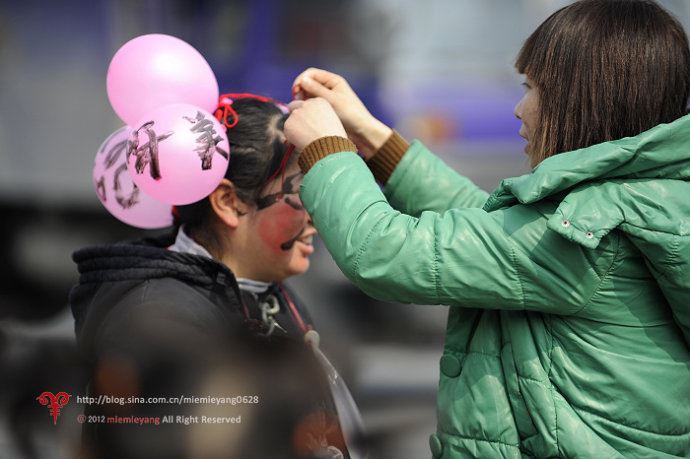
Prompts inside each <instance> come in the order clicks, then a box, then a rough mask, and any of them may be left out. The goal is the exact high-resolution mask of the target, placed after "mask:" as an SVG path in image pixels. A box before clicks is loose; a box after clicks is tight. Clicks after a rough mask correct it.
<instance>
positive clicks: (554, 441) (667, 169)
mask: <svg viewBox="0 0 690 459" xmlns="http://www.w3.org/2000/svg"><path fill="white" fill-rule="evenodd" d="M458 58H459V59H462V56H458ZM516 67H517V70H518V71H519V72H520V73H522V74H524V75H525V77H526V81H525V87H526V92H525V96H524V98H523V99H522V100H521V101H520V102H519V103H518V105H517V107H516V108H515V115H516V116H517V117H518V118H519V119H520V120H521V121H522V127H521V129H520V135H521V136H523V137H524V138H525V139H526V140H527V147H526V153H527V155H528V158H529V160H530V162H531V165H532V166H533V167H534V169H533V170H532V172H531V173H530V174H527V175H523V176H521V177H514V178H508V179H505V180H503V181H502V182H501V184H500V185H499V187H498V189H497V190H495V191H494V192H493V193H492V194H488V193H486V192H484V191H483V190H480V189H479V188H478V187H476V186H475V185H474V184H473V183H472V182H471V181H470V180H468V179H467V178H466V177H463V176H461V175H460V174H458V173H457V172H455V171H453V170H452V169H450V168H449V167H448V166H447V165H445V164H444V163H443V162H442V161H441V160H440V159H439V158H438V157H436V156H435V155H433V154H432V153H431V152H430V151H429V150H428V149H427V148H426V147H425V146H424V145H423V144H422V143H420V142H419V141H414V142H412V143H408V142H407V141H406V140H405V139H404V138H403V137H402V136H400V135H399V134H398V133H396V132H394V131H392V130H391V129H390V128H388V127H387V126H385V125H384V124H382V123H381V122H379V121H377V120H376V119H375V118H374V117H373V116H371V114H370V113H369V112H368V111H367V109H366V108H365V107H364V105H363V104H362V102H361V101H360V100H359V99H358V98H357V96H356V95H355V93H354V92H353V91H352V89H351V88H350V86H349V85H348V83H347V81H345V79H344V78H342V77H341V76H339V75H336V74H333V73H331V72H328V71H324V70H320V69H309V70H307V71H305V72H304V73H303V74H301V75H300V76H298V78H297V80H296V81H295V86H294V91H295V93H296V94H298V95H301V98H302V99H307V100H306V101H296V102H293V103H292V110H293V111H292V114H291V116H290V118H289V119H288V120H287V121H286V123H285V134H286V136H287V138H288V140H289V141H290V142H291V143H292V144H294V145H295V147H296V148H297V149H298V150H299V151H301V154H300V160H299V162H300V165H301V167H302V170H303V171H304V173H305V177H304V181H303V183H302V187H301V192H300V196H301V198H302V202H303V203H304V206H305V207H306V209H307V210H308V211H309V212H310V214H311V216H312V218H313V220H314V224H315V226H316V228H317V229H318V230H319V233H320V237H321V239H322V240H323V241H324V242H325V244H326V247H327V248H328V250H329V252H330V253H331V254H332V256H333V258H334V260H335V261H336V263H337V264H338V266H339V267H340V268H341V270H342V271H343V272H344V273H345V274H346V275H347V276H348V277H349V278H350V279H351V280H352V281H353V282H354V283H355V284H356V285H357V286H359V287H360V288H361V289H362V290H363V291H364V292H366V293H367V294H369V295H371V296H373V297H375V298H378V299H381V300H389V301H397V302H406V303H417V304H442V305H448V306H450V309H449V315H448V327H447V335H446V340H445V349H444V354H443V357H442V358H441V360H440V373H441V375H440V377H441V380H440V384H439V393H438V429H437V432H436V433H434V434H432V435H431V437H430V440H429V442H430V447H431V452H432V455H433V457H434V458H446V459H449V458H465V457H478V458H494V457H506V458H507V457H511V458H512V457H515V458H516V457H540V458H546V457H588V458H622V457H690V403H689V402H690V274H689V273H690V200H689V199H688V196H689V195H690V153H689V152H690V148H689V147H690V115H687V106H688V96H690V48H689V47H688V40H687V37H686V34H685V31H684V30H683V28H682V26H681V25H680V24H679V23H678V22H677V20H675V19H674V18H673V17H672V16H671V15H669V14H668V13H667V12H666V11H665V10H664V9H662V8H661V7H660V6H659V5H658V4H656V3H655V2H653V1H649V0H582V1H578V2H574V3H572V4H570V5H568V6H566V7H564V8H562V9H560V10H558V11H557V12H555V13H554V14H553V15H551V16H550V17H549V18H548V19H546V21H544V23H542V24H541V25H540V26H539V27H538V28H537V29H536V31H535V32H534V33H533V34H532V35H531V36H530V37H529V38H528V39H527V41H526V42H525V44H524V45H523V47H522V50H521V51H520V54H519V56H518V58H517V63H516ZM358 148H359V150H360V151H361V153H362V154H363V156H364V158H365V161H363V160H362V158H360V157H359V156H358V155H357V154H355V152H356V151H357V149H358ZM375 179H378V181H379V183H381V184H383V185H384V187H383V190H381V189H380V188H379V186H378V185H377V184H376V181H375Z"/></svg>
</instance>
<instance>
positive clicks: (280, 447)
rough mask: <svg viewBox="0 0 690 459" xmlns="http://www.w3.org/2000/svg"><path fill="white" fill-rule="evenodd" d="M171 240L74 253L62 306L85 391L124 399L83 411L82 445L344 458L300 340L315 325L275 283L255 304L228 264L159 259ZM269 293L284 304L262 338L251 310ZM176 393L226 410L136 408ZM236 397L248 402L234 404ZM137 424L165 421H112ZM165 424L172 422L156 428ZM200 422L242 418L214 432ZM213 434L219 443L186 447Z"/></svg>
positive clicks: (147, 451) (102, 450) (177, 256)
mask: <svg viewBox="0 0 690 459" xmlns="http://www.w3.org/2000/svg"><path fill="white" fill-rule="evenodd" d="M173 242H174V238H172V237H162V238H156V239H144V240H141V241H136V242H129V243H119V244H115V245H110V246H103V247H93V248H86V249H82V250H79V251H77V252H75V254H74V255H73V259H74V261H75V262H76V263H77V264H78V269H79V273H80V279H79V284H78V285H76V286H75V287H74V288H73V289H72V291H71V293H70V303H71V307H72V312H73V315H74V318H75V329H76V334H77V343H78V346H79V349H80V351H81V353H82V355H83V357H84V359H85V360H86V361H87V362H88V363H89V365H90V368H91V371H92V377H91V383H90V387H89V388H88V392H89V394H90V395H92V396H94V397H97V396H98V395H107V396H111V397H118V396H120V397H123V398H124V400H125V402H124V403H123V404H120V403H115V404H102V405H87V406H86V408H85V413H86V414H87V422H86V424H85V425H84V433H85V435H84V439H85V445H86V447H87V448H88V449H89V450H90V451H91V452H94V453H95V455H96V457H105V456H108V457H166V458H167V457H185V458H186V457H242V458H252V457H256V458H259V457H261V458H265V457H271V458H274V457H275V458H280V457H286V458H287V457H290V458H292V457H300V458H301V457H305V458H307V457H322V456H318V455H317V454H316V453H315V451H316V450H318V449H319V448H321V447H323V446H327V445H335V446H337V447H338V449H340V450H342V451H345V448H344V443H343V441H342V434H341V432H340V428H339V425H338V422H337V416H336V415H335V409H334V406H333V402H332V399H331V397H330V394H329V392H328V389H327V382H326V380H325V375H324V373H323V372H322V371H321V368H320V367H319V364H318V362H317V361H316V359H315V358H314V356H313V354H312V353H311V351H310V350H309V349H308V348H307V346H306V345H305V344H304V342H303V333H304V331H305V330H306V329H309V328H311V327H312V326H313V325H312V323H311V320H310V318H309V315H308V313H307V312H306V310H304V308H302V307H300V306H299V305H298V303H297V302H295V301H294V299H293V298H292V295H291V294H290V293H289V292H288V291H287V289H286V288H285V287H284V286H282V285H279V284H276V285H273V286H272V287H271V288H270V289H269V291H268V292H266V293H265V294H262V295H261V296H260V297H258V298H257V297H254V296H253V295H251V294H248V293H246V292H241V291H240V289H239V288H238V285H237V281H236V280H235V277H234V275H233V274H232V272H231V271H230V270H229V269H228V268H227V267H226V266H225V265H223V264H221V263H218V262H216V261H214V260H211V259H208V258H206V257H201V256H197V255H191V254H185V253H178V252H173V251H169V250H167V249H166V247H168V246H170V245H171V244H172V243H173ZM269 295H271V296H273V297H274V298H276V299H277V300H278V303H279V305H280V311H279V312H278V313H277V314H276V315H275V316H274V318H275V319H276V321H277V323H278V324H279V327H277V328H276V329H274V330H273V333H272V334H271V335H270V336H265V335H266V332H267V331H268V329H267V326H266V322H265V321H264V320H262V315H261V309H260V307H259V305H260V304H261V303H262V302H263V301H264V300H265V299H266V297H267V296H269ZM180 396H190V397H194V396H196V397H204V396H209V397H216V398H224V399H225V401H224V403H222V404H215V405H214V404H212V403H208V401H207V402H206V403H190V404H187V403H182V404H173V403H155V404H151V403H137V402H140V401H142V400H143V398H148V397H180ZM238 396H245V397H250V398H245V399H244V400H245V401H247V403H246V404H245V403H239V404H234V402H232V400H231V398H233V397H234V398H236V397H238ZM132 397H141V398H132ZM102 400H103V399H102ZM114 400H115V401H117V402H120V401H121V399H119V398H115V399H114ZM127 400H132V401H133V402H134V403H126V401H127ZM237 400H238V399H236V401H237ZM231 402H232V403H231ZM255 402H256V403H255ZM118 416H119V417H118ZM135 416H139V418H140V419H139V421H141V418H149V419H150V421H151V422H154V421H155V418H156V417H158V418H159V420H161V424H160V425H144V426H142V425H134V426H133V425H129V424H120V422H134V421H133V420H134V417H135ZM166 416H172V418H170V417H169V418H167V419H168V420H172V422H169V423H163V422H162V420H164V419H166ZM178 416H181V417H178ZM194 416H196V418H194ZM202 416H206V417H207V418H213V417H215V418H231V417H232V418H234V419H237V417H238V416H240V417H241V418H240V419H241V421H240V423H236V424H228V425H225V426H218V425H211V424H204V423H203V419H202ZM123 419H124V421H123ZM88 421H91V422H88ZM187 421H188V422H187ZM186 424H187V425H186ZM214 429H216V430H214ZM223 429H225V430H223ZM215 431H217V433H218V435H217V436H213V435H212V436H211V437H210V438H212V439H215V440H214V441H215V442H214V441H211V442H210V443H209V442H208V441H206V442H205V443H204V445H203V446H200V445H201V444H200V443H198V442H195V441H194V438H196V437H198V436H200V435H202V434H203V435H206V436H208V434H209V432H211V433H212V432H215ZM315 439H316V440H315ZM318 443H320V444H321V446H318V445H317V444H318ZM190 448H191V449H190ZM194 448H197V449H194ZM198 448H201V449H198ZM344 454H345V455H344V457H347V453H346V452H345V453H344ZM323 457H338V456H337V453H335V454H334V455H333V456H323Z"/></svg>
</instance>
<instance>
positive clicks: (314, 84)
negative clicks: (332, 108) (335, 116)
mask: <svg viewBox="0 0 690 459" xmlns="http://www.w3.org/2000/svg"><path fill="white" fill-rule="evenodd" d="M300 87H301V89H302V91H303V92H305V93H306V94H309V95H310V96H311V97H314V96H316V97H323V98H324V99H328V98H329V96H330V94H331V89H329V88H328V87H326V86H324V85H323V84H321V83H319V82H318V81H316V80H313V79H312V78H311V77H309V76H305V77H304V78H302V80H301V82H300Z"/></svg>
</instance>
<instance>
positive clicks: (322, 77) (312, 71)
mask: <svg viewBox="0 0 690 459" xmlns="http://www.w3.org/2000/svg"><path fill="white" fill-rule="evenodd" d="M305 79H311V80H312V81H314V82H316V83H319V84H321V85H322V86H324V87H325V88H327V89H334V88H335V87H336V86H338V85H342V84H343V83H344V84H347V82H346V81H345V79H344V78H343V77H341V76H340V75H338V74H335V73H332V72H329V71H327V70H322V69H317V68H314V67H311V68H308V69H307V70H305V71H304V72H302V73H300V74H299V75H298V76H297V78H295V80H294V81H293V83H292V94H293V97H295V98H297V97H296V96H297V95H299V94H300V92H301V93H302V95H304V91H303V89H304V88H303V86H304V84H303V82H304V80H305ZM307 92H308V91H307Z"/></svg>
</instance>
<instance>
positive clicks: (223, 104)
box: [213, 92, 285, 129]
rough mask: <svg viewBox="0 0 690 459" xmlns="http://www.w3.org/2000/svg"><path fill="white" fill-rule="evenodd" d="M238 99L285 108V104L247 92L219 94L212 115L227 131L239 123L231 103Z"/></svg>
mask: <svg viewBox="0 0 690 459" xmlns="http://www.w3.org/2000/svg"><path fill="white" fill-rule="evenodd" d="M238 99H255V100H259V101H261V102H267V103H272V104H275V105H277V106H278V107H279V108H280V109H281V110H283V107H284V106H285V104H281V103H280V102H277V101H275V100H273V99H271V98H270V97H265V96H259V95H257V94H252V93H249V92H233V93H228V94H221V95H220V97H219V98H218V108H217V109H216V111H215V112H213V115H214V116H215V117H216V118H217V119H218V121H220V122H221V123H223V124H224V125H225V127H227V128H228V129H232V128H234V127H235V126H237V123H238V122H239V121H240V117H239V116H237V112H236V111H235V109H234V108H232V103H233V102H234V101H235V100H238ZM229 115H231V116H232V121H229V120H228V116H229Z"/></svg>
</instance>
